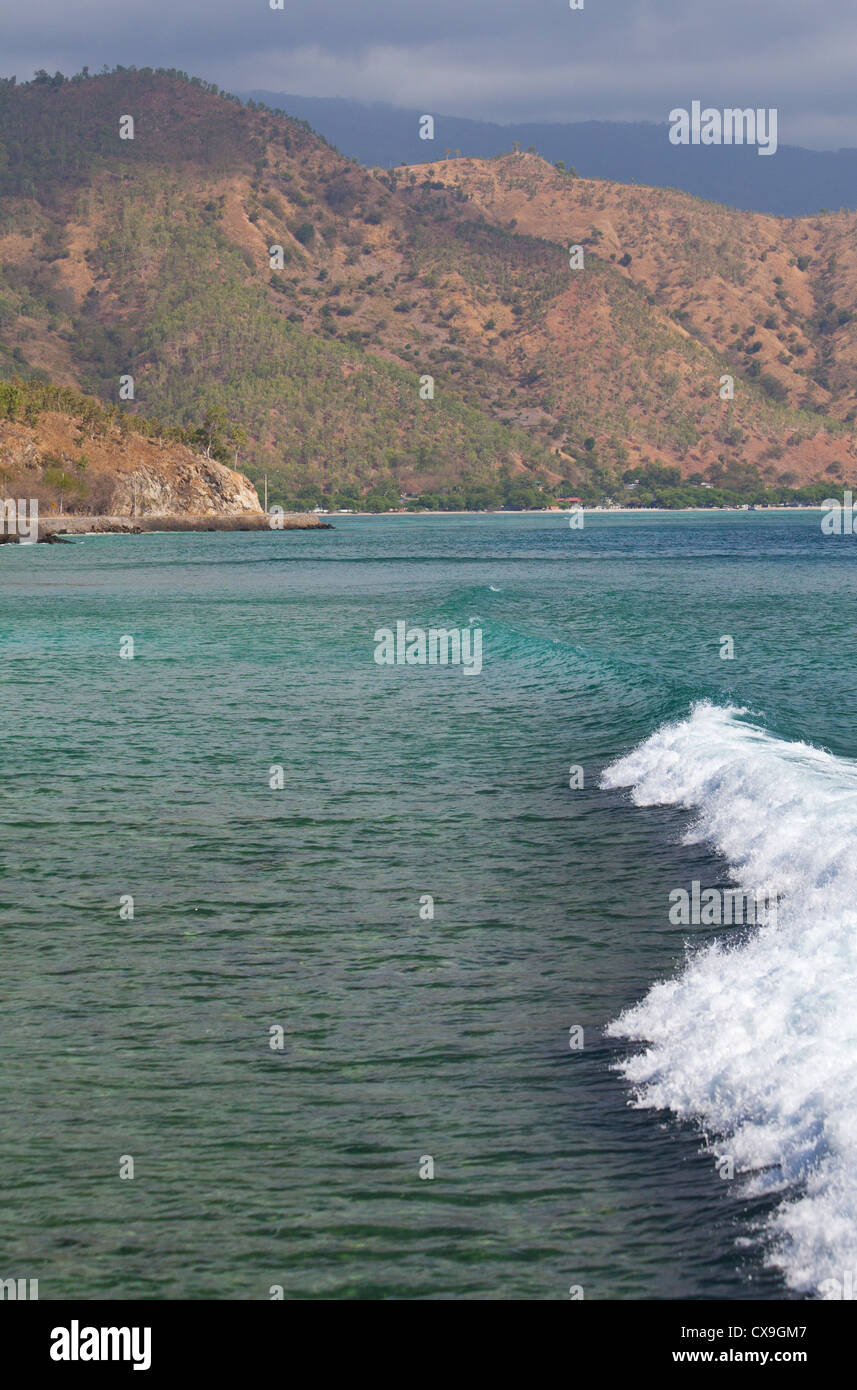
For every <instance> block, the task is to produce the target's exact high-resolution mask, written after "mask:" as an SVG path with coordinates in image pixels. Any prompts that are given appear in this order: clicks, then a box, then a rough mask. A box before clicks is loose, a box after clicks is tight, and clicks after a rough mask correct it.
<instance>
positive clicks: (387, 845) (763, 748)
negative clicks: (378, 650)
mask: <svg viewBox="0 0 857 1390" xmlns="http://www.w3.org/2000/svg"><path fill="white" fill-rule="evenodd" d="M400 620H403V621H406V622H407V623H408V624H409V625H410V626H420V627H423V628H426V629H428V628H430V627H437V626H441V627H459V628H464V627H467V626H472V627H478V628H480V629H481V631H482V633H483V669H482V671H481V672H480V673H479V674H478V675H466V674H465V672H464V670H463V669H462V668H461V667H460V666H459V667H456V666H449V667H440V666H395V665H394V666H384V665H378V664H377V663H376V662H375V660H374V652H375V640H374V634H375V632H376V630H378V629H381V628H384V627H390V628H395V624H396V622H397V621H400ZM855 630H857V538H853V537H850V536H844V537H836V536H832V537H826V536H823V535H822V534H821V530H820V517H819V513H817V512H816V513H809V512H802V513H797V512H795V513H787V514H773V513H769V514H754V513H720V514H717V513H714V514H708V515H706V514H674V515H639V516H626V515H587V517H586V521H585V526H584V529H583V530H582V531H580V530H575V529H572V528H570V527H569V525H568V519H567V517H564V516H561V515H541V516H534V515H524V516H522V515H502V516H448V517H428V516H423V517H378V518H360V517H353V518H348V517H346V518H336V519H335V529H333V530H332V531H318V532H288V531H285V532H272V533H270V534H265V535H256V534H233V535H228V534H226V535H223V534H212V535H144V536H138V537H128V536H121V537H120V536H100V537H92V538H84V539H80V540H77V541H75V542H74V543H73V544H70V545H68V546H54V547H48V546H38V547H35V546H5V547H2V548H0V653H2V664H0V727H1V728H2V735H0V736H1V737H2V748H3V756H4V764H5V767H4V775H3V777H2V779H0V952H2V956H0V960H2V969H0V1107H1V1108H2V1118H0V1129H1V1130H2V1145H1V1146H0V1182H2V1189H3V1197H2V1213H3V1216H2V1222H0V1277H4V1278H5V1277H13V1276H14V1277H20V1278H24V1277H27V1278H38V1279H39V1293H40V1297H41V1298H42V1299H51V1298H83V1299H96V1298H122V1299H130V1298H156V1299H173V1298H192V1299H218V1298H222V1299H267V1298H269V1297H270V1296H271V1292H270V1291H271V1289H272V1288H274V1289H275V1290H276V1289H277V1287H278V1286H279V1287H281V1288H282V1290H283V1294H284V1297H285V1298H287V1299H294V1298H335V1299H339V1298H348V1299H356V1298H363V1299H366V1298H405V1299H432V1298H466V1299H538V1300H541V1299H568V1298H569V1297H570V1290H571V1289H572V1288H575V1289H582V1290H583V1293H584V1296H585V1298H587V1299H604V1298H610V1299H663V1298H679V1299H710V1298H734V1299H743V1298H758V1297H761V1298H765V1299H786V1298H800V1297H816V1296H819V1290H820V1289H821V1288H822V1285H823V1283H824V1281H826V1280H829V1279H833V1278H839V1279H841V1278H842V1277H843V1274H844V1272H845V1271H847V1270H849V1269H852V1270H853V1269H854V1267H855V1263H857V1067H855V1062H857V1005H855V999H857V850H855V843H854V842H855V830H857V762H855V758H857V714H856V713H855V711H857V701H855V695H857V678H855ZM129 637H132V638H133V642H134V657H133V659H123V658H122V657H121V656H120V650H122V649H123V642H124V649H125V650H127V649H128V643H127V641H125V639H127V638H129ZM726 637H731V638H732V639H733V643H734V659H732V660H728V659H722V657H721V650H723V649H724V643H723V640H722V639H724V638H726ZM277 767H281V768H282V778H281V779H278V778H277V775H276V772H273V773H272V769H276V768H277ZM572 767H579V768H580V769H582V781H583V785H582V787H581V786H574V787H572V786H570V781H575V782H579V781H580V780H581V778H580V775H578V776H577V777H570V768H572ZM278 780H281V781H282V786H279V785H277V782H278ZM272 782H273V783H274V785H273V786H272V785H271V783H272ZM694 881H697V882H700V883H701V884H702V885H703V886H706V887H708V886H715V887H718V886H719V887H721V888H724V887H727V886H729V885H732V884H739V885H744V886H750V887H752V886H754V885H758V884H760V883H762V882H766V883H767V882H771V883H773V884H774V885H775V887H776V891H777V893H778V895H779V909H778V914H777V920H776V923H775V925H768V926H762V927H758V926H756V927H752V926H751V927H748V926H741V925H739V926H714V927H712V926H703V925H675V924H674V923H673V922H671V921H670V915H669V903H670V894H671V893H673V892H674V890H677V889H688V890H689V889H690V886H691V884H692V883H693V882H694ZM426 895H431V897H432V899H433V902H434V915H433V917H431V916H430V910H429V907H428V906H427V905H426ZM129 896H130V897H132V898H133V918H131V917H130V916H129V911H130V906H129V903H128V898H129ZM421 907H422V913H421ZM277 1029H281V1030H282V1034H279V1033H277V1031H276V1030H277ZM578 1029H582V1030H583V1032H582V1041H583V1046H582V1047H579V1046H577V1045H576V1044H577V1043H578V1042H579V1041H580V1034H579V1033H577V1032H575V1031H570V1030H578ZM272 1030H274V1031H273V1032H272ZM280 1039H281V1041H282V1047H278V1046H277V1045H276V1044H277V1043H278V1042H279V1041H280ZM272 1043H273V1044H274V1046H272ZM129 1159H132V1160H133V1170H134V1176H133V1179H131V1178H130V1177H124V1178H123V1177H121V1176H120V1172H122V1171H124V1172H128V1171H129V1166H130V1165H129ZM429 1159H431V1160H432V1163H428V1160H429ZM726 1160H728V1161H726ZM432 1166H433V1171H434V1176H433V1177H421V1176H420V1173H421V1171H422V1172H427V1171H430V1169H431V1168H432ZM730 1171H731V1172H732V1174H733V1175H732V1176H728V1173H729V1172H730ZM822 1293H823V1290H822Z"/></svg>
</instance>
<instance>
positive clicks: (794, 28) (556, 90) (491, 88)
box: [0, 0, 857, 148]
mask: <svg viewBox="0 0 857 1390" xmlns="http://www.w3.org/2000/svg"><path fill="white" fill-rule="evenodd" d="M283 4H284V8H283V9H282V10H272V9H271V8H270V0H136V3H131V4H122V3H121V0H36V3H35V4H22V3H21V0H0V25H1V26H2V27H1V28H0V32H2V35H3V44H2V52H1V53H0V69H2V71H3V74H4V75H6V76H9V75H11V74H12V73H15V74H16V75H17V76H18V79H19V81H24V80H26V79H28V78H29V77H31V76H32V74H33V72H34V71H35V69H37V68H47V69H48V70H49V71H51V72H53V71H54V70H55V69H56V68H60V69H61V70H62V71H63V72H64V73H66V74H67V75H69V74H71V73H73V72H76V71H79V70H80V68H81V67H82V66H83V65H84V64H88V65H89V67H90V69H91V70H97V69H98V68H100V67H101V66H102V64H104V63H107V64H109V65H110V66H112V65H113V64H115V63H123V64H126V65H130V64H136V65H137V66H138V67H143V66H152V67H178V68H183V69H185V70H186V71H187V72H189V73H191V74H193V75H197V76H200V77H205V78H207V79H208V80H209V81H213V82H217V83H218V84H219V85H220V86H221V87H225V88H227V89H228V90H230V91H247V90H250V89H254V88H264V89H268V90H270V91H274V92H294V93H300V94H301V95H304V96H342V97H352V98H356V99H358V100H365V101H373V100H376V101H377V100H380V101H386V102H391V103H393V104H394V105H401V106H407V107H414V106H420V107H422V108H423V109H424V110H426V111H431V112H436V113H442V114H445V115H458V116H472V117H476V118H481V119H484V120H492V121H501V122H503V121H513V120H514V121H520V120H556V121H569V120H584V119H587V118H597V119H608V120H655V121H663V120H666V119H667V116H668V113H669V111H670V110H671V108H672V107H674V106H685V107H689V106H690V103H691V101H692V100H694V99H698V100H700V101H702V102H703V104H707V105H711V106H720V107H723V106H733V105H736V106H776V107H777V108H778V110H779V130H780V141H781V142H782V143H785V142H788V143H791V144H804V145H810V146H813V147H816V148H837V147H839V146H857V80H855V53H856V52H857V5H855V0H717V3H712V0H707V3H706V0H584V9H583V10H582V11H572V10H571V9H570V7H569V0H283Z"/></svg>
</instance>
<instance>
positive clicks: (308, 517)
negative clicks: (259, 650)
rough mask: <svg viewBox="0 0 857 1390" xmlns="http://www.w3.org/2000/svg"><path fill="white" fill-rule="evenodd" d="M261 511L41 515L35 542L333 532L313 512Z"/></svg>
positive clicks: (2, 537)
mask: <svg viewBox="0 0 857 1390" xmlns="http://www.w3.org/2000/svg"><path fill="white" fill-rule="evenodd" d="M271 520H272V518H271V517H270V516H267V515H266V514H265V513H264V512H245V513H239V514H237V515H234V516H228V515H227V516H223V515H215V516H207V515H194V514H193V513H191V514H189V515H187V516H176V515H175V514H170V515H166V516H157V515H154V514H153V515H151V516H83V515H80V514H72V515H71V516H40V517H39V523H38V541H39V543H40V544H42V545H62V544H64V543H65V541H66V539H67V538H68V537H71V536H100V535H114V536H141V535H144V534H151V533H154V532H161V533H164V532H181V531H185V532H191V531H281V530H282V531H332V530H333V523H332V522H330V521H326V520H324V519H323V518H322V517H320V516H316V515H315V514H314V513H312V512H284V513H283V515H282V516H279V517H277V522H278V524H277V525H276V526H272V525H271ZM18 539H19V538H18V536H17V535H6V534H2V535H0V544H2V543H4V542H6V543H10V542H11V543H15V542H17V541H18Z"/></svg>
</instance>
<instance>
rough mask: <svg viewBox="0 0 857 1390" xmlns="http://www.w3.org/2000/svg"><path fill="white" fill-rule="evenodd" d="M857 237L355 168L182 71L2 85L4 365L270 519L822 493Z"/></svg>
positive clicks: (560, 189) (717, 209)
mask: <svg viewBox="0 0 857 1390" xmlns="http://www.w3.org/2000/svg"><path fill="white" fill-rule="evenodd" d="M129 117H130V118H131V120H132V123H133V124H132V125H129V121H128V118H129ZM697 153H699V152H698V151H697ZM777 157H779V156H777ZM770 162H771V161H770V160H768V161H766V160H757V163H758V164H760V165H763V164H767V163H770ZM855 232H857V215H855V214H854V213H849V212H840V213H831V214H825V215H817V216H812V217H809V218H789V219H784V218H781V217H772V216H768V215H764V214H759V213H752V212H744V211H739V210H737V209H734V208H729V207H726V206H723V205H718V204H714V203H710V202H703V201H701V200H699V199H697V198H694V197H692V196H690V195H688V194H686V193H683V192H678V191H675V190H670V189H660V188H652V187H646V186H641V185H628V184H623V183H614V182H609V181H606V180H604V179H588V178H582V177H578V176H576V175H575V174H574V172H570V171H569V170H568V168H567V167H561V168H558V167H556V166H555V165H554V164H551V163H549V162H547V161H546V160H545V159H543V158H541V157H540V156H539V155H537V154H533V153H527V152H515V153H507V154H505V155H502V156H498V157H495V158H490V159H485V158H465V157H461V158H448V159H447V158H436V159H435V160H434V161H433V162H431V163H428V164H426V163H425V162H423V163H420V164H417V165H414V166H411V167H399V168H395V169H381V168H374V169H367V168H363V167H362V166H361V165H360V164H359V163H357V162H356V161H355V160H354V159H349V158H347V157H346V156H345V155H343V154H340V153H339V152H338V151H337V150H335V149H334V148H332V146H331V145H330V144H328V142H327V141H326V140H325V139H324V138H322V137H321V136H318V135H316V134H315V133H314V132H313V131H312V129H311V128H310V127H309V126H308V124H307V123H306V121H304V120H302V119H296V118H295V117H293V116H291V115H285V114H281V113H276V112H274V111H270V110H266V109H263V108H260V107H259V106H258V105H257V104H256V103H255V102H252V103H249V104H242V103H241V102H240V101H239V100H238V99H236V98H235V97H232V96H230V95H229V94H227V93H223V92H220V91H218V89H217V88H216V87H215V86H213V85H212V84H209V83H206V82H203V81H201V80H200V79H198V78H189V77H188V76H187V75H186V74H184V73H180V72H174V71H169V72H168V71H152V70H147V69H143V70H139V71H138V70H135V69H121V68H120V69H116V70H115V71H113V72H111V73H102V74H99V75H89V74H88V73H86V72H84V73H83V74H80V75H78V76H76V77H73V78H64V77H63V76H62V75H61V74H55V75H54V76H53V77H51V76H50V75H49V74H47V73H41V74H38V75H37V77H36V79H35V80H34V81H33V82H30V83H27V84H20V85H19V84H17V83H15V82H14V80H10V81H6V82H3V83H2V84H0V377H2V378H6V379H10V378H12V377H18V378H21V379H26V378H31V379H33V378H35V379H36V380H37V381H42V382H50V383H52V384H53V385H55V386H57V387H67V388H70V389H73V390H75V391H77V392H84V393H88V394H89V395H91V396H92V397H95V398H98V399H100V400H101V401H102V402H105V403H107V404H108V405H109V406H110V408H111V409H113V410H114V411H115V413H116V418H117V420H120V419H121V416H122V414H123V412H124V413H128V412H130V413H133V414H134V415H135V416H138V417H140V419H141V420H143V419H145V420H146V421H148V422H150V428H151V432H152V436H153V437H157V436H158V435H159V433H160V432H162V431H163V430H164V429H180V430H183V431H185V432H186V434H185V437H187V438H197V439H201V440H204V441H205V448H206V452H207V453H208V455H209V456H210V457H212V458H213V459H215V460H217V459H220V460H221V461H222V462H224V463H228V464H229V465H230V466H231V467H233V468H239V469H241V470H243V472H244V473H246V474H247V476H248V477H249V478H251V479H252V480H253V481H254V482H255V483H257V484H261V481H262V479H263V478H265V477H266V478H267V479H268V483H269V500H270V501H272V502H282V503H284V504H286V505H293V506H298V505H303V506H311V505H315V504H317V503H325V504H328V503H331V502H334V501H335V502H338V503H339V504H340V505H369V506H386V505H392V504H396V505H397V504H398V499H399V497H400V496H401V495H403V494H404V495H406V496H412V497H416V496H419V497H423V498H428V499H434V501H435V502H437V503H438V504H439V505H447V504H448V503H449V502H450V500H456V501H457V502H458V503H461V502H462V501H465V502H467V503H468V504H469V505H474V506H476V505H493V504H494V503H496V502H497V501H498V499H499V500H500V501H503V502H506V503H507V504H509V505H526V504H529V503H533V502H537V501H538V499H539V497H540V496H542V497H543V496H546V495H557V494H559V495H567V494H568V492H569V491H573V492H575V494H577V495H581V496H583V497H584V498H585V499H586V500H598V499H600V498H602V497H604V496H608V495H612V496H616V495H622V494H623V490H624V489H625V488H626V487H628V486H634V484H635V483H636V482H638V481H639V480H641V479H642V480H643V482H644V483H654V484H657V483H658V481H659V480H660V481H661V482H663V481H664V480H668V481H673V482H675V481H676V480H678V479H679V478H681V479H685V480H692V481H693V483H694V484H695V485H697V486H701V485H702V484H703V483H705V484H707V485H710V486H714V487H721V488H726V487H734V488H738V489H741V490H743V491H744V493H746V494H747V495H748V496H749V495H751V494H752V492H753V490H754V489H758V488H760V487H767V488H770V487H772V486H777V485H792V484H801V483H809V482H822V481H824V482H827V481H828V480H830V482H831V483H833V482H837V483H841V482H842V481H843V480H846V479H848V478H849V477H852V476H854V474H855V473H857V467H855V464H854V460H855V458H856V457H857V452H855V450H856V449H857V436H855V430H854V421H855V414H857V383H855V377H854V370H855V364H857V316H855V315H857V249H855V242H857V238H855ZM129 391H133V397H131V396H130V395H129ZM724 392H725V395H724ZM200 431H201V433H200ZM68 462H71V460H64V459H62V458H61V459H60V464H65V463H68ZM5 466H6V464H4V462H3V460H2V459H0V467H5ZM53 466H54V467H56V466H57V463H56V460H55V461H54V465H53ZM84 492H85V489H84ZM85 504H86V498H85V495H82V496H81V506H83V505H85Z"/></svg>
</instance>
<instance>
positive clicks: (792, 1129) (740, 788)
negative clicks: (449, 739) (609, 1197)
mask: <svg viewBox="0 0 857 1390" xmlns="http://www.w3.org/2000/svg"><path fill="white" fill-rule="evenodd" d="M602 786H604V787H630V788H631V789H632V793H631V794H632V799H633V801H634V802H635V803H636V804H637V805H638V806H651V805H656V804H663V805H673V806H684V807H688V808H692V809H693V810H694V812H695V813H696V816H695V821H694V825H693V827H692V829H691V830H690V831H689V833H688V836H687V839H688V841H689V842H693V841H707V842H709V843H710V844H711V845H712V846H713V847H715V848H716V849H717V850H718V851H719V852H720V854H721V855H723V856H724V857H725V858H726V860H727V861H728V863H729V865H730V869H731V873H732V876H733V878H734V880H735V882H736V883H737V884H739V885H740V886H741V887H742V888H743V889H744V890H745V892H751V891H753V890H758V889H759V888H760V887H761V886H762V885H765V886H773V887H775V888H776V889H777V890H778V892H779V894H780V900H779V906H778V911H777V917H776V924H775V925H770V926H764V927H761V928H758V929H755V930H754V931H753V932H752V934H750V935H749V936H748V934H747V931H746V930H745V929H743V928H738V929H737V930H736V929H734V928H733V929H732V932H733V940H732V941H731V942H730V941H729V940H728V938H727V939H726V940H725V942H720V943H718V944H717V945H714V946H707V947H705V948H702V949H697V950H695V951H694V950H693V949H691V950H690V952H689V955H688V960H687V963H686V965H685V967H684V970H683V971H682V973H681V974H680V975H679V976H678V977H677V978H676V979H674V980H671V981H669V982H667V983H663V984H657V985H655V986H654V988H653V989H652V990H650V992H649V994H648V995H647V996H646V998H645V999H644V1000H643V1001H642V1002H641V1003H640V1004H638V1005H636V1006H635V1007H634V1008H632V1009H630V1010H628V1011H627V1012H626V1013H624V1014H622V1016H621V1017H620V1018H619V1019H617V1020H616V1021H615V1022H613V1023H612V1024H611V1025H610V1027H609V1029H608V1033H609V1034H610V1035H612V1036H614V1037H627V1038H633V1039H636V1040H641V1041H645V1042H647V1043H649V1044H650V1046H649V1047H648V1049H647V1050H646V1051H645V1052H643V1053H642V1054H640V1055H637V1056H634V1057H630V1058H628V1059H626V1060H625V1061H624V1062H623V1063H622V1064H621V1071H622V1072H623V1074H624V1075H625V1077H626V1078H627V1079H628V1081H629V1082H630V1083H631V1084H632V1086H633V1088H634V1094H635V1097H636V1103H637V1104H639V1105H643V1106H653V1107H662V1108H667V1109H670V1110H672V1111H674V1112H675V1114H676V1115H679V1116H682V1117H686V1118H696V1119H697V1120H698V1121H700V1122H701V1124H702V1125H703V1127H704V1129H705V1131H706V1132H707V1134H708V1135H711V1136H713V1137H712V1139H711V1148H712V1151H713V1152H714V1153H715V1155H717V1156H718V1157H723V1156H726V1155H731V1156H732V1157H733V1159H734V1165H735V1172H736V1176H737V1175H738V1174H739V1173H741V1174H743V1175H744V1183H745V1186H744V1191H745V1192H746V1191H747V1190H749V1191H750V1192H753V1193H763V1192H780V1193H782V1200H781V1202H780V1203H779V1204H778V1206H777V1208H776V1209H775V1212H774V1215H773V1217H772V1218H771V1220H770V1222H769V1234H770V1235H771V1236H772V1237H773V1240H772V1241H771V1242H770V1245H769V1248H768V1258H769V1259H770V1261H771V1262H772V1263H773V1264H775V1265H777V1266H779V1268H780V1269H781V1270H782V1271H783V1274H784V1276H785V1279H786V1281H787V1283H788V1284H789V1285H790V1287H791V1288H793V1289H795V1290H798V1291H802V1292H812V1293H816V1294H818V1295H820V1296H821V1297H836V1296H837V1294H836V1293H835V1286H834V1285H833V1284H831V1283H828V1281H831V1280H836V1281H838V1285H839V1287H841V1286H842V1283H843V1282H844V1283H845V1284H846V1287H847V1286H848V1280H847V1278H846V1275H847V1273H848V1271H855V1270H857V764H855V763H854V762H851V761H850V760H846V759H843V758H837V757H834V756H833V755H832V754H830V753H827V752H824V751H823V750H821V749H818V748H813V747H810V746H809V745H807V744H804V743H789V742H786V741H784V740H781V739H778V738H775V737H773V736H772V735H771V734H769V733H767V732H766V731H765V730H764V729H761V728H758V727H756V726H754V725H753V724H752V723H751V722H749V721H748V719H747V717H746V711H743V710H738V709H734V708H730V709H721V708H718V707H716V706H713V705H710V704H700V705H698V706H696V707H695V708H694V710H693V711H692V713H691V715H690V717H689V718H687V719H685V720H682V721H681V722H679V723H675V724H670V725H667V726H665V727H663V728H661V729H659V730H658V731H657V732H656V733H655V734H653V735H652V737H651V738H649V739H647V740H646V741H645V742H644V743H643V744H641V745H640V746H639V747H638V748H636V749H635V750H634V751H633V752H632V753H630V754H628V755H627V756H626V757H624V758H621V759H620V760H619V761H618V762H616V763H613V764H612V765H611V766H610V767H609V768H607V769H606V771H605V773H604V776H603V778H602ZM673 886H675V887H681V886H686V885H681V884H676V885H673ZM665 912H666V907H665Z"/></svg>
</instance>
